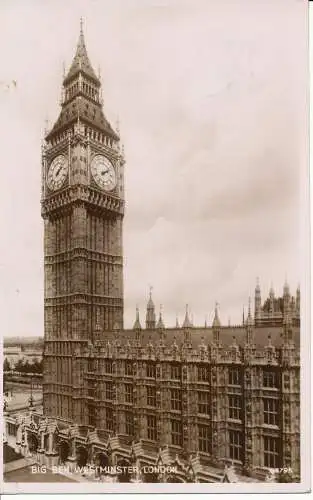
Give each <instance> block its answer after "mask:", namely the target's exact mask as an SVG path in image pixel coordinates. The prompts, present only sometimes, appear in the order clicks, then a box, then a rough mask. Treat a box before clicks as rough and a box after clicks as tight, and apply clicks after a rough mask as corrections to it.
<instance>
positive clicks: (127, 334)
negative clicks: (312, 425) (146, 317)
mask: <svg viewBox="0 0 313 500" xmlns="http://www.w3.org/2000/svg"><path fill="white" fill-rule="evenodd" d="M163 332H164V334H163V339H164V342H165V344H166V345H172V344H173V343H174V340H176V343H177V345H178V346H179V345H181V344H183V342H184V330H183V329H182V328H166V329H165V330H163ZM293 332H294V339H295V345H296V346H297V347H299V345H300V328H299V327H294V328H293ZM253 334H254V345H255V346H256V348H263V347H265V346H266V345H268V337H269V335H270V336H271V343H272V345H273V346H275V347H281V345H282V342H283V329H282V328H281V327H276V326H274V327H273V326H260V327H253ZM118 338H119V340H120V342H123V343H124V342H127V341H132V340H134V339H135V337H134V331H133V330H121V331H120V332H119V333H118ZM141 338H142V343H143V345H147V344H148V342H153V343H157V342H159V340H160V333H159V331H157V329H155V330H142V337H141ZM234 338H235V340H236V344H238V345H239V346H241V347H244V346H245V344H246V328H245V327H243V326H230V327H228V326H221V327H220V343H221V345H222V346H225V347H227V346H230V345H232V344H233V341H234ZM190 339H191V344H192V347H193V348H197V347H198V346H199V345H200V344H201V343H202V341H203V342H204V343H205V344H208V343H211V342H213V329H212V328H204V327H192V328H190ZM103 340H104V342H105V341H106V340H110V341H111V340H116V334H113V332H112V334H111V333H110V332H105V333H104V336H103Z"/></svg>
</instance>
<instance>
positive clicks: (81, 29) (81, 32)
mask: <svg viewBox="0 0 313 500" xmlns="http://www.w3.org/2000/svg"><path fill="white" fill-rule="evenodd" d="M83 28H84V20H83V18H82V17H81V18H80V34H81V35H82V34H83Z"/></svg>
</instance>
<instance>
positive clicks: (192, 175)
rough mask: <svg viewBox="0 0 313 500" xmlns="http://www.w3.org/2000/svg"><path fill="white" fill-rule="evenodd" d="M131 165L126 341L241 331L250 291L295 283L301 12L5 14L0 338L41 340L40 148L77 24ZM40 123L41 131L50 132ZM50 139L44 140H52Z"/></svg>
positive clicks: (222, 3) (38, 6) (234, 4)
mask: <svg viewBox="0 0 313 500" xmlns="http://www.w3.org/2000/svg"><path fill="white" fill-rule="evenodd" d="M81 16H82V17H83V20H84V33H85V40H86V45H87V51H88V54H89V57H90V60H91V63H92V65H93V67H94V69H95V70H96V71H98V68H100V72H101V79H102V88H103V98H104V111H105V115H106V116H107V118H108V119H109V120H110V121H111V123H112V125H113V126H115V124H116V123H117V120H119V123H120V134H121V138H122V142H123V144H124V147H125V155H126V161H127V164H126V172H125V182H126V216H125V222H124V258H125V266H124V280H125V326H126V327H131V326H132V324H133V322H134V317H135V307H136V304H138V306H139V308H140V312H141V320H142V323H144V314H145V307H146V301H147V298H148V291H149V286H150V285H152V286H153V298H154V301H155V304H156V309H157V312H158V310H159V306H160V304H162V307H163V316H164V320H165V324H166V325H167V326H173V325H174V324H175V318H176V315H178V318H179V320H180V322H182V320H183V317H184V311H185V304H186V303H188V304H189V309H190V311H191V314H192V316H193V321H194V324H195V325H200V326H201V325H203V324H204V321H205V318H206V317H207V321H208V322H209V323H210V322H211V321H212V314H213V310H214V305H215V302H216V301H218V303H219V305H220V306H219V307H220V316H221V320H222V322H223V323H224V324H227V323H228V320H229V318H230V320H231V322H232V323H234V324H236V323H237V324H238V323H240V322H241V318H242V309H243V306H245V307H246V308H247V304H248V297H249V296H250V295H251V296H252V297H253V294H254V287H255V283H256V277H259V279H260V285H261V289H262V296H263V297H264V298H266V296H267V294H268V290H269V288H270V286H271V284H272V285H273V286H274V288H275V290H276V293H277V294H279V293H281V292H282V287H283V284H284V281H285V279H286V278H287V279H288V282H289V283H290V287H291V292H293V293H294V292H295V289H296V287H297V285H298V283H299V282H300V278H301V259H302V256H303V254H302V250H303V248H302V244H301V241H302V239H301V234H300V233H301V227H302V226H301V224H300V220H301V218H303V213H304V210H306V208H307V206H306V205H305V202H304V200H305V196H306V188H305V186H306V182H305V181H306V180H307V178H306V175H307V147H308V144H307V140H308V129H307V92H306V90H307V81H308V67H307V61H308V48H307V46H308V34H307V20H306V2H304V1H301V0H275V1H273V0H271V1H269V0H268V1H267V0H255V1H253V2H251V1H250V0H211V1H210V2H208V1H207V0H203V1H202V0H193V1H184V0H167V1H165V0H154V1H152V0H136V1H135V0H127V1H125V0H124V1H123V2H122V1H121V0H114V1H113V0H98V1H96V0H93V1H92V0H89V1H84V0H75V1H74V0H68V1H67V2H64V1H60V0H46V1H45V2H38V0H2V1H1V4H0V56H1V57H0V60H1V65H0V106H1V116H0V132H1V139H2V141H1V143H2V147H1V150H2V151H1V153H2V155H1V156H2V161H1V169H0V178H1V187H2V190H1V201H0V203H1V221H0V224H1V234H2V235H4V237H3V238H1V242H0V255H1V260H0V279H1V294H2V296H1V302H2V305H3V311H2V321H1V325H2V329H3V335H5V336H7V335H12V336H16V335H20V336H29V335H43V222H42V220H41V216H40V195H41V193H40V189H41V187H40V183H41V141H42V138H43V135H44V129H45V127H47V126H48V127H52V125H53V123H54V121H55V120H56V119H57V116H58V113H59V110H60V107H59V102H60V96H61V84H62V75H63V64H65V68H67V69H68V68H69V65H70V63H71V61H72V58H73V57H74V53H75V49H76V44H77V40H78V35H79V26H80V17H81ZM47 120H48V122H47ZM47 124H48V125H47Z"/></svg>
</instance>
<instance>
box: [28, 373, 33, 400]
mask: <svg viewBox="0 0 313 500" xmlns="http://www.w3.org/2000/svg"><path fill="white" fill-rule="evenodd" d="M33 402H34V400H33V375H32V374H31V376H30V397H29V408H33V406H34V405H33Z"/></svg>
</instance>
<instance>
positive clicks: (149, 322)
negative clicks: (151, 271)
mask: <svg viewBox="0 0 313 500" xmlns="http://www.w3.org/2000/svg"><path fill="white" fill-rule="evenodd" d="M155 325H156V318H155V307H154V303H153V300H152V287H150V292H149V300H148V303H147V314H146V328H147V330H154V329H155Z"/></svg>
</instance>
